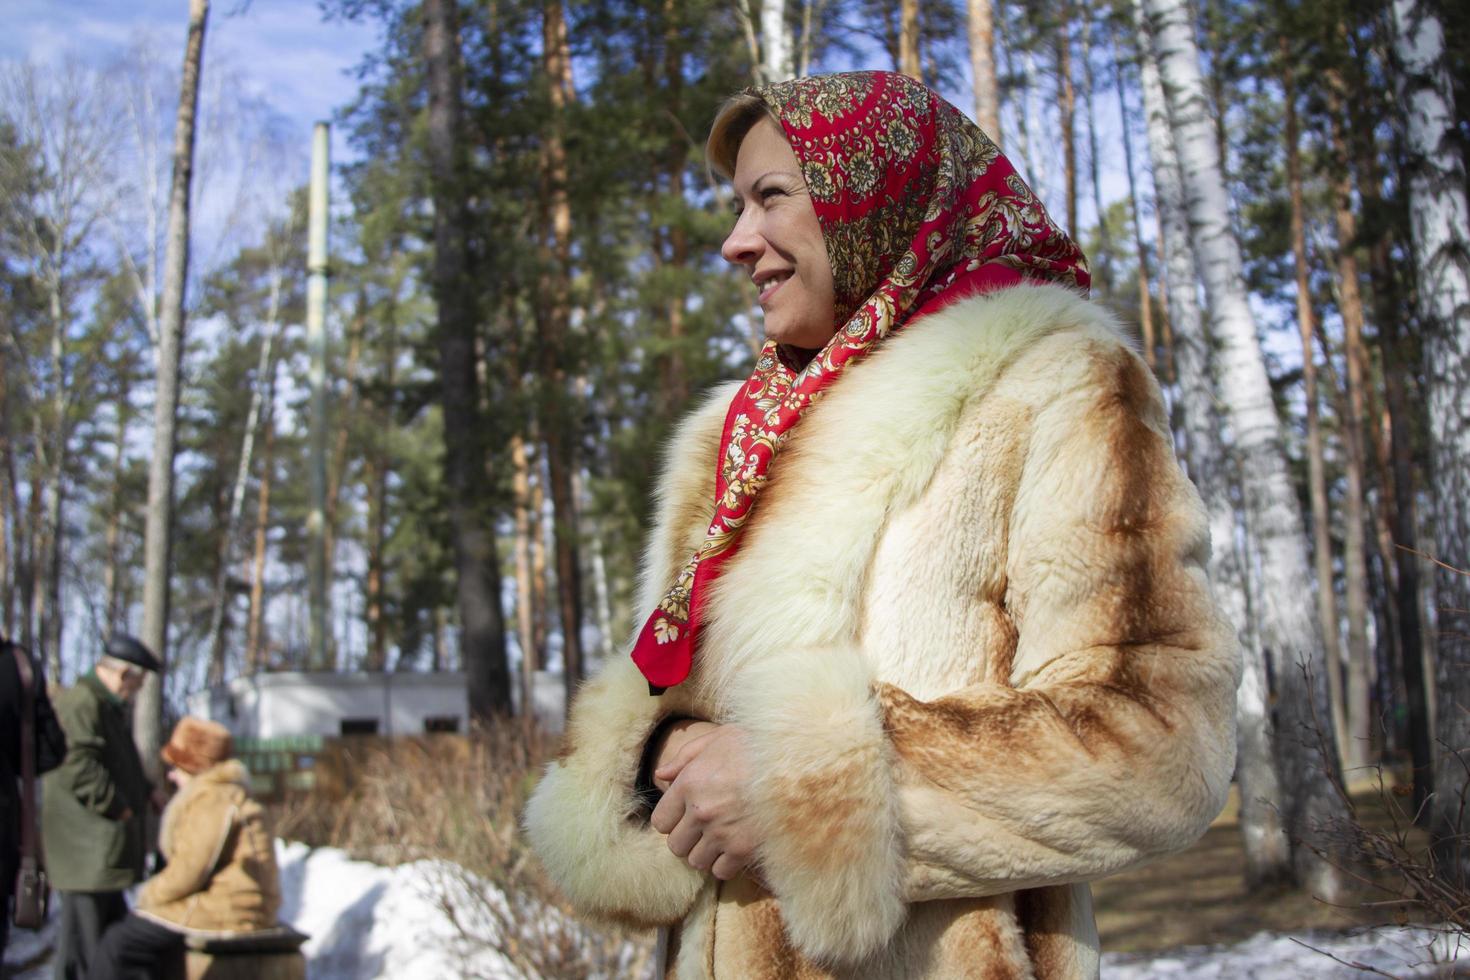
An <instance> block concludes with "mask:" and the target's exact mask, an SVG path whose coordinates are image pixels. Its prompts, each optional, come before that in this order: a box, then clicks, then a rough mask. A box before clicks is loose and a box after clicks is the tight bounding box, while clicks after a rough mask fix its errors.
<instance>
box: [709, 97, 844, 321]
mask: <svg viewBox="0 0 1470 980" xmlns="http://www.w3.org/2000/svg"><path fill="white" fill-rule="evenodd" d="M734 185H735V187H734V190H735V202H736V207H737V208H738V209H739V211H738V217H737V218H736V219H735V227H734V229H732V230H731V232H730V236H729V237H728V238H726V239H725V244H724V247H723V248H721V249H720V254H721V255H723V256H724V257H725V259H726V261H728V262H732V263H734V264H735V265H743V266H745V267H746V269H747V270H748V271H749V274H750V278H751V281H752V282H754V283H755V288H756V290H757V291H758V292H759V294H760V304H761V309H762V310H763V311H765V320H766V336H767V337H769V338H770V339H772V340H775V341H778V342H780V343H783V344H790V345H791V346H793V347H802V348H806V349H808V350H815V349H818V348H821V347H823V346H825V345H826V343H827V341H828V340H831V339H832V335H833V334H834V333H836V332H837V324H836V322H835V319H836V309H837V297H836V293H835V291H834V289H833V286H832V264H831V262H830V261H828V259H827V246H826V244H825V243H824V242H823V241H822V226H821V225H820V224H818V222H817V212H816V211H815V210H814V209H813V207H812V200H811V196H810V195H809V194H808V193H807V189H806V181H805V180H803V179H802V176H801V164H800V163H799V162H798V161H797V159H796V153H795V152H793V151H792V149H791V145H790V144H789V143H787V142H786V136H785V134H784V133H782V132H781V128H780V127H779V126H778V125H776V122H775V120H773V119H770V118H769V117H762V118H761V120H760V121H759V122H758V123H756V124H755V125H754V126H752V127H751V129H750V132H749V133H747V134H746V136H745V139H744V140H743V141H741V143H740V151H739V153H738V154H737V155H736V157H735V176H734Z"/></svg>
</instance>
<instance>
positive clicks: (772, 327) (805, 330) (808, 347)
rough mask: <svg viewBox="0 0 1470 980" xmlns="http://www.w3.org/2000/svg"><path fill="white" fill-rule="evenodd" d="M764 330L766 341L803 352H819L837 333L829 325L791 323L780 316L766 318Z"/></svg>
mask: <svg viewBox="0 0 1470 980" xmlns="http://www.w3.org/2000/svg"><path fill="white" fill-rule="evenodd" d="M765 330H766V339H767V340H774V341H775V342H776V343H778V344H781V345H783V346H785V347H793V348H796V349H798V350H805V351H819V350H821V349H822V348H823V347H825V346H827V341H829V340H831V339H832V335H833V334H835V333H836V332H837V329H836V328H835V327H833V326H832V325H831V324H819V325H813V324H811V323H791V322H790V321H789V320H787V319H786V318H784V317H781V316H768V317H766V323H765Z"/></svg>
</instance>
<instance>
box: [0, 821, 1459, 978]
mask: <svg viewBox="0 0 1470 980" xmlns="http://www.w3.org/2000/svg"><path fill="white" fill-rule="evenodd" d="M276 857H277V859H278V861H279V862H280V867H281V897H282V906H281V918H282V919H283V920H284V921H286V922H289V923H291V924H292V925H294V926H295V927H296V928H298V929H300V930H301V931H302V932H305V933H308V934H310V936H311V940H310V941H309V942H308V943H307V944H306V946H305V953H306V956H307V960H308V965H307V971H308V975H309V976H311V977H312V980H371V978H379V977H381V978H401V977H414V978H417V977H436V978H439V977H442V978H446V980H450V978H470V977H474V978H495V980H499V978H504V980H519V978H520V974H519V973H518V972H517V971H516V970H515V969H514V968H513V967H512V966H511V965H510V964H509V963H508V962H507V961H506V960H505V958H504V957H502V956H501V955H500V954H499V953H497V952H495V950H494V949H493V946H494V943H493V938H494V937H495V936H496V935H497V931H496V928H495V920H496V915H495V914H494V910H501V911H503V910H504V909H505V898H504V896H502V895H500V893H499V892H497V891H496V890H495V889H494V888H493V887H492V886H490V885H488V884H485V883H476V882H474V881H473V880H472V879H467V877H466V876H465V875H464V874H463V873H462V872H460V871H459V870H458V869H456V868H454V867H453V866H451V865H448V864H446V863H444V862H440V861H415V862H413V863H411V864H403V865H399V866H397V867H393V868H387V867H382V866H380V865H376V864H370V863H368V862H365V861H353V860H350V859H349V858H348V857H347V856H346V855H345V854H343V853H342V852H341V851H338V850H334V849H332V848H326V847H323V848H317V849H315V850H313V849H311V848H308V847H307V846H306V845H305V844H297V843H286V842H283V841H277V844H276ZM59 904H60V903H59V902H53V903H52V914H51V918H50V920H49V921H48V922H47V924H46V927H45V928H44V929H42V930H41V931H39V932H29V931H26V930H23V929H12V930H11V933H10V945H9V947H8V948H7V949H6V950H5V965H6V967H7V968H9V969H12V970H13V969H15V968H17V967H19V966H21V965H27V966H29V967H30V969H28V970H26V971H25V972H24V973H15V974H13V976H15V977H17V978H20V980H46V978H48V977H49V976H50V972H51V971H50V966H49V964H48V963H47V962H46V960H47V959H48V957H47V953H48V951H49V950H50V949H51V948H52V947H53V946H54V944H55V936H56V928H57V923H58V918H59V915H58V913H59ZM553 928H559V926H557V925H555V924H553ZM1435 938H1436V937H1435V934H1434V933H1432V932H1430V931H1428V930H1424V929H1411V928H1396V927H1385V928H1381V929H1376V930H1367V931H1361V932H1357V933H1351V934H1342V933H1304V934H1301V935H1298V936H1296V937H1295V939H1293V937H1290V936H1282V935H1274V934H1270V933H1261V934H1260V935H1257V936H1255V937H1253V938H1251V939H1249V940H1247V941H1245V942H1243V943H1237V944H1235V945H1232V946H1207V947H1206V946H1198V947H1186V948H1183V949H1177V950H1172V951H1170V952H1167V953H1150V954H1141V953H1129V954H1124V953H1106V954H1104V955H1103V959H1102V975H1103V977H1104V978H1105V980H1173V978H1184V977H1188V978H1190V980H1214V978H1221V980H1224V978H1232V980H1233V978H1244V980H1296V978H1301V977H1324V978H1338V977H1341V978H1349V977H1352V978H1360V977H1363V976H1365V975H1366V974H1365V973H1363V972H1362V971H1360V970H1356V969H1353V968H1352V967H1350V966H1347V965H1344V964H1343V963H1337V962H1334V961H1333V960H1332V959H1331V958H1330V957H1329V956H1327V955H1324V954H1328V953H1330V954H1331V955H1332V956H1335V957H1337V958H1338V959H1340V960H1344V961H1346V962H1347V963H1358V964H1363V965H1366V966H1371V967H1372V968H1374V969H1375V970H1380V971H1382V972H1383V973H1385V974H1388V975H1392V976H1396V977H1427V976H1430V975H1432V974H1433V972H1434V971H1433V968H1432V967H1431V966H1430V964H1431V963H1434V962H1439V963H1443V962H1445V961H1446V960H1449V959H1451V958H1453V955H1454V950H1451V949H1446V948H1445V945H1444V943H1443V942H1440V943H1436V942H1435ZM1309 947H1315V949H1312V948H1309ZM1461 959H1462V961H1463V960H1470V952H1467V953H1465V954H1463V955H1462V957H1461ZM1457 972H1458V971H1457Z"/></svg>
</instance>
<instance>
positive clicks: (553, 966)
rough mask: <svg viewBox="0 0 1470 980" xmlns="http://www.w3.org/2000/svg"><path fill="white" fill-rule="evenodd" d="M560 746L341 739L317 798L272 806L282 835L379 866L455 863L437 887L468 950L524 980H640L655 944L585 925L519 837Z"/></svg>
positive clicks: (506, 726) (501, 735)
mask: <svg viewBox="0 0 1470 980" xmlns="http://www.w3.org/2000/svg"><path fill="white" fill-rule="evenodd" d="M556 741H557V739H556V737H555V736H551V735H547V734H545V733H541V732H539V731H538V732H536V733H535V734H533V735H531V736H529V738H528V736H527V734H526V732H525V730H524V729H523V728H522V727H521V726H520V725H519V724H518V723H515V722H510V721H507V722H503V723H497V724H492V725H488V726H486V727H484V728H482V729H480V730H478V731H477V732H476V733H475V734H474V735H471V736H468V737H466V736H456V735H430V736H420V737H413V738H397V739H379V738H361V739H357V738H354V739H343V740H339V741H337V742H335V743H333V744H332V745H331V746H329V748H328V749H327V751H325V752H323V754H322V755H321V756H320V757H319V758H318V760H317V785H316V789H315V790H314V791H313V792H312V793H310V794H302V795H296V796H293V797H288V798H287V799H285V800H284V801H282V802H281V803H278V804H276V805H275V814H274V815H275V819H276V827H277V831H278V832H279V833H280V835H281V836H283V837H287V838H291V839H296V840H301V841H304V842H305V843H307V844H310V845H313V846H329V847H337V848H341V849H342V850H344V851H346V852H347V853H348V854H350V855H352V856H353V857H356V858H359V859H363V860H368V861H373V862H375V863H378V864H387V865H393V864H400V863H404V862H407V861H416V860H420V859H437V860H440V861H443V862H447V864H446V865H442V866H439V868H438V870H437V872H436V873H435V874H434V875H432V876H431V878H433V879H434V881H433V886H434V888H435V891H436V899H437V900H438V903H439V905H440V908H441V909H442V910H443V911H444V913H445V914H446V916H448V917H449V919H450V921H451V922H453V923H454V924H455V926H456V929H457V931H458V932H459V934H460V936H461V938H462V939H463V941H464V943H463V945H464V947H465V950H466V951H467V952H470V953H472V952H473V951H474V950H475V949H477V948H478V949H484V948H489V949H493V950H495V951H496V952H498V953H500V954H501V955H502V956H504V957H505V958H506V959H508V960H509V961H510V962H511V963H512V964H514V965H515V966H516V967H517V968H518V969H520V970H521V971H522V973H524V974H525V975H526V976H528V977H544V978H561V977H566V978H572V977H576V978H582V977H593V976H603V977H613V976H617V977H623V976H639V975H644V974H646V973H647V971H648V968H649V964H650V963H651V956H652V954H651V950H652V936H651V935H650V934H648V933H634V932H623V931H610V932H600V931H596V930H592V929H590V928H587V927H585V926H581V925H579V924H577V923H576V921H575V919H574V917H573V914H572V912H571V909H570V907H569V906H568V905H567V904H566V902H565V900H564V899H563V898H562V897H561V896H560V895H559V894H558V893H557V892H556V890H555V888H554V887H553V886H552V885H551V883H550V882H549V881H548V880H547V879H546V877H545V875H544V874H543V873H542V871H541V868H540V865H539V863H538V862H537V861H536V860H535V858H534V857H533V855H532V854H531V852H530V849H529V845H528V844H527V842H526V840H525V839H524V837H523V836H522V833H521V829H520V815H521V812H522V810H523V809H524V807H525V803H526V800H527V798H528V797H529V796H530V793H531V789H532V788H533V787H534V785H535V781H536V779H537V778H538V777H539V775H540V772H541V770H542V768H543V766H544V765H545V763H546V761H548V760H549V759H551V758H552V757H553V755H554V754H555V750H556ZM487 882H488V883H489V884H492V885H494V886H495V889H498V893H497V892H496V890H495V889H488V888H486V887H485V883H487ZM502 894H503V895H504V896H505V898H503V899H502V898H501V895H502Z"/></svg>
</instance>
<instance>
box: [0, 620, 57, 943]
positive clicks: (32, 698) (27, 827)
mask: <svg viewBox="0 0 1470 980" xmlns="http://www.w3.org/2000/svg"><path fill="white" fill-rule="evenodd" d="M10 652H11V655H12V656H14V657H15V669H16V670H17V671H18V672H19V673H20V704H21V709H20V777H21V789H20V868H19V870H18V871H17V872H16V874H15V892H14V896H15V910H14V912H13V913H12V915H11V921H12V922H14V923H15V924H16V926H17V927H19V928H21V929H39V928H41V926H42V925H43V924H44V923H45V921H46V912H47V910H48V909H49V908H50V906H51V886H50V884H49V883H48V882H47V881H46V867H45V864H44V862H43V861H42V859H41V847H40V840H39V839H38V837H37V834H36V676H35V674H34V673H33V672H32V671H31V660H30V657H28V656H27V655H26V654H25V652H24V651H23V650H22V648H21V647H20V646H18V645H12V646H11V647H10Z"/></svg>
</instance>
